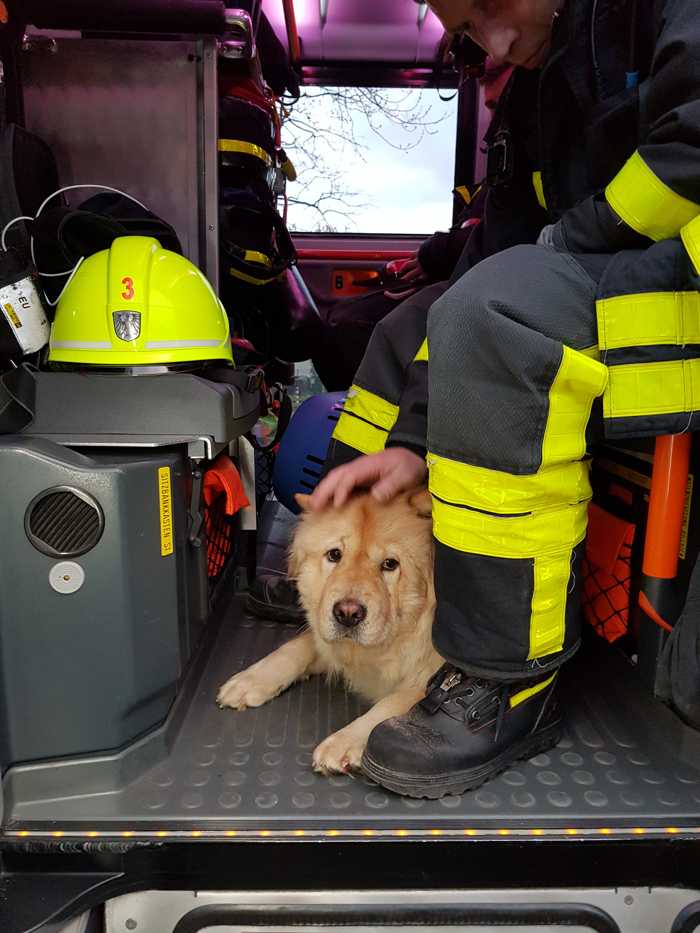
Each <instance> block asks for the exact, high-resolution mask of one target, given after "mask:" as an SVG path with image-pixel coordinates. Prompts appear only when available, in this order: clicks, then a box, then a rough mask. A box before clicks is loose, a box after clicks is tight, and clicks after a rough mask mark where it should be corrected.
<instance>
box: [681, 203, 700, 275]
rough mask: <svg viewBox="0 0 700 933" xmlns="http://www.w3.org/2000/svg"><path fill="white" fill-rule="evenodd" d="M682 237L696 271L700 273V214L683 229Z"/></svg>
mask: <svg viewBox="0 0 700 933" xmlns="http://www.w3.org/2000/svg"><path fill="white" fill-rule="evenodd" d="M681 239H682V240H683V246H685V248H686V252H687V253H688V255H689V256H690V261H691V262H692V263H693V266H694V267H695V271H696V273H697V274H698V275H700V216H698V217H696V218H695V220H691V221H690V223H689V224H686V225H685V227H683V229H682V230H681Z"/></svg>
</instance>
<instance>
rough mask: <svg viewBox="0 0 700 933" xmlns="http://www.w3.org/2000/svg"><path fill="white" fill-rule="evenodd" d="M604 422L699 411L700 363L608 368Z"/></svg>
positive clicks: (699, 360) (670, 363)
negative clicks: (606, 419) (608, 419)
mask: <svg viewBox="0 0 700 933" xmlns="http://www.w3.org/2000/svg"><path fill="white" fill-rule="evenodd" d="M608 372H609V374H610V377H609V379H608V387H607V390H606V392H605V394H604V395H603V415H604V416H605V417H606V418H632V417H635V416H638V415H670V414H674V413H676V412H682V411H687V412H690V411H696V410H698V409H700V359H697V360H670V361H667V362H663V363H627V364H625V365H624V366H610V367H609V368H608Z"/></svg>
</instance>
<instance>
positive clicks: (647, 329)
mask: <svg viewBox="0 0 700 933" xmlns="http://www.w3.org/2000/svg"><path fill="white" fill-rule="evenodd" d="M596 314H597V317H598V341H599V343H600V347H601V349H602V350H616V349H619V348H620V347H653V346H662V345H663V346H668V345H677V346H683V345H685V344H689V343H690V344H693V343H696V344H698V343H700V292H647V293H646V294H641V295H619V296H617V297H615V298H601V299H599V300H598V301H597V302H596Z"/></svg>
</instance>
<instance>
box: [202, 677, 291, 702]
mask: <svg viewBox="0 0 700 933" xmlns="http://www.w3.org/2000/svg"><path fill="white" fill-rule="evenodd" d="M282 689H283V687H280V686H276V685H273V684H270V683H268V682H266V681H265V679H264V678H263V677H261V676H260V675H259V674H255V673H253V672H252V671H251V669H248V670H246V671H241V673H240V674H234V676H233V677H231V678H230V679H229V680H227V681H226V683H225V684H222V685H221V687H220V688H219V692H218V694H217V697H216V702H217V704H218V705H219V706H220V707H222V708H223V707H224V706H230V707H231V708H232V709H247V708H248V707H250V706H262V705H263V703H267V702H268V700H272V699H273V697H276V696H277V694H278V693H280V692H281V691H282Z"/></svg>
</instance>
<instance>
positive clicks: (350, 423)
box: [333, 414, 389, 454]
mask: <svg viewBox="0 0 700 933" xmlns="http://www.w3.org/2000/svg"><path fill="white" fill-rule="evenodd" d="M388 436H389V435H388V434H387V432H386V431H382V429H381V428H377V427H375V426H374V425H373V424H367V422H366V421H360V419H359V418H353V416H352V415H345V414H342V415H341V416H340V418H339V419H338V423H337V424H336V426H335V431H333V437H334V438H335V440H337V441H340V442H341V443H342V444H347V445H348V447H352V448H353V449H354V450H359V451H360V453H362V454H377V453H379V451H380V450H384V447H385V445H386V439H387V437H388Z"/></svg>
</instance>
